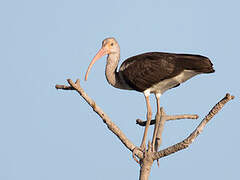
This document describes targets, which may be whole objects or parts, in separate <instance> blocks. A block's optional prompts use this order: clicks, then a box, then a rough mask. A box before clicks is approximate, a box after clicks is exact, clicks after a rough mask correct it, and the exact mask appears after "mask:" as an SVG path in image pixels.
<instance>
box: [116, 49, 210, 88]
mask: <svg viewBox="0 0 240 180" xmlns="http://www.w3.org/2000/svg"><path fill="white" fill-rule="evenodd" d="M184 70H191V71H195V72H196V73H213V72H214V69H213V66H212V63H211V61H210V60H209V59H208V58H207V57H204V56H200V55H191V54H173V53H162V52H149V53H144V54H140V55H137V56H133V57H130V58H128V59H126V60H125V61H124V62H123V63H122V65H121V67H120V70H119V72H121V73H122V74H123V77H124V80H125V81H126V82H127V83H128V85H129V86H130V87H131V88H133V89H134V90H136V91H140V92H142V91H144V90H146V89H148V88H150V87H151V86H153V85H154V84H157V83H159V82H160V81H163V80H165V79H170V78H173V77H175V76H177V75H179V74H180V73H181V72H183V71H184Z"/></svg>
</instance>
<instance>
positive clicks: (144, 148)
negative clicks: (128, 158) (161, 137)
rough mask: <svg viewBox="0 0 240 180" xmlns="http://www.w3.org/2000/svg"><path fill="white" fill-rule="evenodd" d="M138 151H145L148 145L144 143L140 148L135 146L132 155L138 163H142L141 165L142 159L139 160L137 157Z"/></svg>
mask: <svg viewBox="0 0 240 180" xmlns="http://www.w3.org/2000/svg"><path fill="white" fill-rule="evenodd" d="M137 151H142V152H143V153H144V152H145V151H146V145H145V144H142V145H141V146H140V148H139V147H135V148H134V149H133V152H132V157H133V159H134V160H135V161H136V162H137V163H138V164H140V165H141V160H140V161H139V160H138V159H137V157H136V152H137Z"/></svg>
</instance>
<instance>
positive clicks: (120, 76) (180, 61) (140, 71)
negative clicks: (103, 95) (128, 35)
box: [85, 37, 215, 151]
mask: <svg viewBox="0 0 240 180" xmlns="http://www.w3.org/2000/svg"><path fill="white" fill-rule="evenodd" d="M105 55H107V62H106V68H105V75H106V78H107V81H108V83H109V84H110V85H112V86H113V87H115V88H119V89H124V90H135V91H138V92H141V93H143V94H144V97H145V100H146V106H147V115H146V117H147V123H146V126H145V130H144V135H143V138H142V142H141V145H140V149H141V150H143V151H144V150H145V148H146V145H145V143H146V138H147V132H148V128H149V125H150V121H151V118H152V110H151V106H150V101H149V96H150V94H154V95H155V97H156V101H157V113H156V117H157V116H158V117H160V96H161V95H162V94H163V93H164V92H165V91H167V90H169V89H172V88H175V87H177V86H179V85H180V84H181V83H183V82H185V81H187V80H188V79H190V78H192V77H194V76H196V75H198V74H206V73H213V72H215V70H214V68H213V64H212V62H211V61H210V59H209V58H207V57H205V56H202V55H195V54H177V53H167V52H147V53H143V54H139V55H136V56H133V57H130V58H127V59H126V60H125V61H124V62H123V63H122V64H121V66H120V68H119V70H117V69H118V64H119V60H120V46H119V44H118V42H117V41H116V39H115V38H114V37H109V38H106V39H104V40H103V41H102V47H101V49H100V50H99V51H98V52H97V54H96V55H95V56H94V58H93V59H92V61H91V62H90V64H89V66H88V69H87V71H86V74H85V81H87V78H88V74H89V72H90V70H91V68H92V66H93V64H94V63H95V62H96V61H97V60H98V59H100V58H101V57H103V56H105ZM159 121H160V118H156V123H155V127H154V133H153V138H152V145H153V146H154V144H155V139H156V134H157V129H158V124H159Z"/></svg>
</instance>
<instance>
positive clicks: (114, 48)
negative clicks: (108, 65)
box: [85, 37, 120, 81]
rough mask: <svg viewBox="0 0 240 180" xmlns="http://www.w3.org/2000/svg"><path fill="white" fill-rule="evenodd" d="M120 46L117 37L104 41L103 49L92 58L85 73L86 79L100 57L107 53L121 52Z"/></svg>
mask: <svg viewBox="0 0 240 180" xmlns="http://www.w3.org/2000/svg"><path fill="white" fill-rule="evenodd" d="M119 51H120V48H119V45H118V43H117V41H116V39H115V38H113V37H111V38H106V39H104V40H103V41H102V47H101V49H100V50H99V51H98V53H97V54H96V55H95V56H94V58H93V59H92V61H91V63H90V64H89V66H88V69H87V72H86V75H85V81H86V80H87V77H88V73H89V71H90V69H91V68H92V66H93V64H94V63H95V62H96V61H97V60H98V59H100V58H101V57H103V56H105V55H107V54H108V55H110V54H115V53H119Z"/></svg>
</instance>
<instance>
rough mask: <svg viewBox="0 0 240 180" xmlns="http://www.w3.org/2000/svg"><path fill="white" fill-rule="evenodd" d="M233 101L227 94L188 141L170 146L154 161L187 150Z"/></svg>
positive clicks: (158, 154) (156, 155)
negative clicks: (212, 120)
mask: <svg viewBox="0 0 240 180" xmlns="http://www.w3.org/2000/svg"><path fill="white" fill-rule="evenodd" d="M232 99H234V96H231V95H230V94H228V93H227V94H226V96H225V97H224V98H223V99H222V100H221V101H219V102H218V103H217V104H216V105H215V106H214V107H213V108H212V109H211V111H210V112H209V113H208V115H207V116H206V117H205V118H204V119H203V120H202V122H201V123H200V124H199V125H198V127H197V128H196V129H195V130H194V131H193V132H192V133H191V134H190V135H189V136H188V137H187V138H186V139H184V140H183V141H182V142H180V143H177V144H175V145H173V146H170V147H168V148H166V149H163V150H161V151H159V152H157V153H156V154H154V157H153V159H154V160H157V159H159V158H162V157H165V156H168V155H170V154H173V153H175V152H177V151H180V150H182V149H185V148H187V147H188V146H189V145H190V144H191V143H192V142H193V141H194V140H195V138H196V137H197V136H198V135H199V134H200V133H201V132H202V130H203V128H204V127H205V126H206V124H207V123H208V122H209V121H210V120H211V119H212V118H213V116H214V115H215V114H217V113H218V112H219V111H220V110H221V109H222V108H223V106H224V105H225V104H226V103H227V102H228V101H230V100H232Z"/></svg>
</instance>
